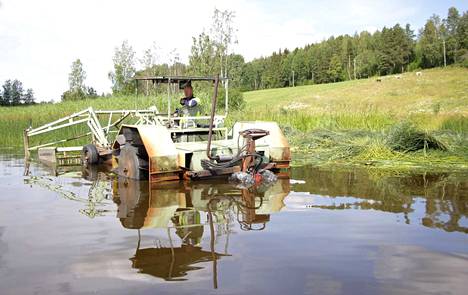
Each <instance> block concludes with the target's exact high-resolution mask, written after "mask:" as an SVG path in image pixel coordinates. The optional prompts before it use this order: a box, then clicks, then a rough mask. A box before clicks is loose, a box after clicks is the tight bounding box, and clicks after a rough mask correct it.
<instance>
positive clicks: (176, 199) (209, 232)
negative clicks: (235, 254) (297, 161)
mask: <svg viewBox="0 0 468 295" xmlns="http://www.w3.org/2000/svg"><path fill="white" fill-rule="evenodd" d="M289 191H290V185H289V179H279V180H278V181H277V182H276V183H274V184H272V185H270V186H268V187H262V186H260V187H253V188H237V187H235V186H234V185H232V184H229V183H225V182H219V183H214V182H209V183H207V182H204V183H203V182H191V183H179V182H176V183H163V184H157V185H151V184H150V183H148V182H145V181H135V180H130V179H123V178H116V179H115V180H114V181H113V201H114V202H115V203H116V204H117V205H118V211H117V217H118V218H119V219H120V222H121V224H122V226H123V227H125V228H127V229H135V230H137V232H138V242H137V246H136V251H135V255H134V256H133V257H132V258H130V260H131V261H132V267H133V268H136V269H138V270H139V271H140V272H141V273H145V274H149V275H153V276H156V277H159V278H162V279H165V280H168V281H173V280H184V277H185V276H186V275H187V273H188V272H189V271H193V270H197V269H201V268H202V267H199V266H196V264H198V263H201V262H209V261H211V262H212V263H213V267H212V269H213V286H214V288H217V261H218V260H219V259H221V258H222V257H224V256H228V255H229V253H228V243H229V235H230V233H231V232H232V227H233V226H236V224H237V225H238V226H239V228H240V229H241V230H244V231H250V230H263V229H265V228H266V226H267V223H268V221H269V220H270V214H271V213H274V212H278V211H279V210H280V209H281V208H282V207H283V206H284V203H283V199H284V198H285V197H286V196H287V195H288V193H289ZM155 228H158V229H163V230H166V231H167V240H168V241H169V243H168V245H165V246H163V245H161V244H160V245H159V246H157V247H149V248H141V247H140V246H141V237H142V235H141V232H140V231H141V230H143V229H155ZM172 232H175V235H176V236H177V237H176V238H175V237H173V236H172ZM204 236H208V237H207V239H209V245H206V246H204V245H205V244H208V243H203V241H202V239H203V237H204ZM222 236H225V245H224V253H219V252H217V251H216V250H215V243H216V241H217V240H219V239H221V237H222ZM205 248H206V249H205Z"/></svg>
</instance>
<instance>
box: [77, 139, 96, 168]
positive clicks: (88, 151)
mask: <svg viewBox="0 0 468 295" xmlns="http://www.w3.org/2000/svg"><path fill="white" fill-rule="evenodd" d="M81 162H82V163H83V165H85V166H88V165H96V164H98V163H99V152H98V150H97V148H96V146H95V145H93V144H87V145H85V146H84V147H83V150H81Z"/></svg>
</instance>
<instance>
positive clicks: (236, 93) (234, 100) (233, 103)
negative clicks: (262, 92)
mask: <svg viewBox="0 0 468 295" xmlns="http://www.w3.org/2000/svg"><path fill="white" fill-rule="evenodd" d="M225 97H226V93H225V91H224V88H223V89H221V88H220V89H219V92H218V104H217V109H218V110H221V109H223V110H224V107H225V105H224V104H225V102H224V99H225ZM228 98H229V102H228V103H229V111H238V110H242V109H243V108H244V107H245V100H244V94H243V93H242V91H240V90H239V89H237V88H232V89H229V92H228Z"/></svg>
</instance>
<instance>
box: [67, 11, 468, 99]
mask: <svg viewBox="0 0 468 295" xmlns="http://www.w3.org/2000/svg"><path fill="white" fill-rule="evenodd" d="M236 33H237V29H236V27H235V13H234V12H233V11H229V10H224V11H221V10H218V9H215V10H214V13H213V18H212V24H211V27H210V29H209V30H207V31H204V32H202V33H201V34H199V35H198V36H196V37H193V39H192V47H191V52H190V55H189V61H188V64H184V63H182V62H181V61H180V57H179V54H178V53H177V50H175V49H174V50H172V51H171V52H170V53H169V54H168V58H167V60H166V61H165V62H163V63H161V62H159V54H160V51H161V50H160V48H158V47H157V46H156V45H155V44H153V47H152V48H149V49H147V50H145V51H144V52H143V55H142V57H141V58H139V59H138V58H137V56H136V52H135V51H134V49H133V47H132V46H131V45H130V44H129V42H128V41H124V42H123V43H122V44H121V46H119V47H116V48H115V51H114V56H113V58H112V59H113V63H114V67H113V69H112V71H110V72H109V74H108V77H109V79H110V80H111V82H112V94H113V95H129V94H134V93H135V91H136V89H135V83H134V82H133V78H134V77H136V76H151V75H153V76H154V75H202V76H207V75H209V76H212V75H214V74H218V73H219V74H220V75H221V76H225V77H228V78H229V83H230V87H231V88H236V89H239V90H242V91H248V90H257V89H265V88H277V87H288V86H296V85H306V84H320V83H330V82H338V81H346V80H353V79H361V78H368V77H372V76H381V75H389V74H397V73H402V72H405V71H412V70H416V69H421V68H422V69H424V68H432V67H439V66H446V65H450V64H455V63H459V64H462V65H464V66H467V67H468V11H465V12H463V13H462V14H460V13H459V11H458V10H457V9H456V8H455V7H451V8H449V10H448V14H447V16H446V17H445V18H443V19H441V18H440V17H439V16H437V15H433V16H431V17H430V18H429V19H428V20H427V21H426V23H425V25H424V27H423V28H420V29H419V30H418V32H417V33H415V31H414V30H413V29H412V28H411V26H410V25H409V24H407V25H405V26H401V25H400V24H395V25H394V26H392V27H384V28H382V29H381V30H377V31H375V32H373V33H370V32H368V31H363V32H360V33H355V34H354V35H347V34H346V35H340V36H336V37H335V36H332V37H330V38H328V39H326V40H323V41H321V42H317V43H312V44H308V45H306V46H304V47H298V48H295V49H294V50H289V49H286V48H285V49H279V50H278V51H276V52H273V53H272V54H271V55H270V56H266V57H260V58H256V59H254V60H252V61H249V62H246V61H245V59H244V57H243V56H242V55H240V54H237V53H235V52H234V51H233V48H234V46H233V45H234V44H236V43H237V38H236ZM138 65H139V67H138V68H137V66H138ZM82 67H83V65H82V64H81V62H80V61H79V60H76V61H75V62H74V63H73V64H72V69H71V73H70V74H69V84H70V85H69V86H70V89H69V90H67V91H66V92H65V93H64V95H63V96H62V99H64V100H67V99H81V98H86V97H96V96H97V94H96V92H95V91H94V89H92V88H90V87H86V86H85V85H84V79H85V77H86V75H85V72H84V70H83V68H82ZM139 87H141V89H138V91H139V92H140V93H146V94H149V93H150V92H154V91H157V90H155V89H154V87H153V85H147V84H146V85H145V84H143V85H140V86H139Z"/></svg>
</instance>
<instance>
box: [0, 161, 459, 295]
mask: <svg viewBox="0 0 468 295" xmlns="http://www.w3.org/2000/svg"><path fill="white" fill-rule="evenodd" d="M27 170H28V171H26V173H25V165H24V161H23V159H22V158H21V157H15V156H12V155H6V154H4V155H0V179H1V181H0V191H1V194H0V294H2V295H3V294H90V293H92V294H247V293H248V294H467V292H468V284H467V281H468V235H467V234H468V172H467V173H448V172H447V173H429V172H427V173H414V174H389V173H382V172H376V171H373V170H338V169H331V168H329V169H319V168H314V167H310V166H305V167H300V168H292V170H291V173H290V174H291V175H290V177H289V178H287V177H286V178H280V179H278V181H277V182H275V183H274V184H271V185H269V186H261V187H256V188H249V189H246V188H242V187H237V186H236V185H234V184H229V183H227V182H226V181H216V182H213V181H212V182H190V183H188V182H187V183H179V182H177V183H168V184H159V185H150V184H149V183H147V182H136V181H130V180H126V179H119V178H117V177H115V176H112V174H110V173H108V172H106V171H105V170H104V169H102V170H101V169H82V168H81V167H61V168H54V167H49V166H46V165H43V164H40V163H36V162H31V163H30V164H29V165H28V169H27ZM24 174H26V175H24Z"/></svg>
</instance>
